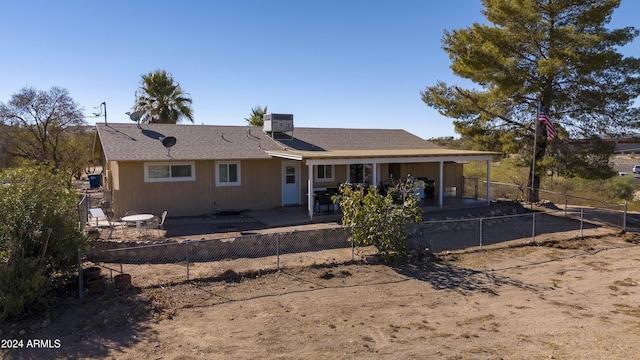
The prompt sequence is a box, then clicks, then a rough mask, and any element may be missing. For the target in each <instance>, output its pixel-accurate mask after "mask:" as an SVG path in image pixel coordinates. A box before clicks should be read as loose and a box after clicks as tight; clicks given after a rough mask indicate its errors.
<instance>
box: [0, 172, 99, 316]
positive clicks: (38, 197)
mask: <svg viewBox="0 0 640 360" xmlns="http://www.w3.org/2000/svg"><path fill="white" fill-rule="evenodd" d="M76 203H77V196H76V192H75V191H74V189H73V188H72V187H71V185H70V184H69V181H68V179H67V178H66V177H65V176H64V175H62V174H59V175H56V174H52V173H51V171H50V170H49V169H48V168H44V167H29V168H26V167H25V168H17V169H8V170H5V171H3V172H0V214H2V216H1V217H0V321H2V320H3V319H6V318H17V317H20V316H23V315H26V314H28V313H30V312H31V311H32V310H33V309H38V308H41V307H42V306H45V305H47V304H48V303H49V302H50V301H51V300H52V296H50V294H49V293H50V291H51V290H52V289H53V286H52V285H53V280H54V279H56V278H58V277H60V276H64V275H69V274H72V273H73V271H74V270H75V269H76V266H75V265H76V264H77V251H78V249H79V248H84V247H85V246H86V243H87V242H86V236H85V235H84V234H83V233H82V231H81V230H80V229H79V226H78V214H77V211H76Z"/></svg>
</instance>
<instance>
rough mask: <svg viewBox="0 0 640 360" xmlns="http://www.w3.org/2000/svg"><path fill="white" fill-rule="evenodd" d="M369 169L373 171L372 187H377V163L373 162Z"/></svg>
mask: <svg viewBox="0 0 640 360" xmlns="http://www.w3.org/2000/svg"><path fill="white" fill-rule="evenodd" d="M371 168H372V170H373V180H372V182H373V184H371V185H373V186H375V187H378V163H377V162H375V161H374V162H373V164H372V165H371Z"/></svg>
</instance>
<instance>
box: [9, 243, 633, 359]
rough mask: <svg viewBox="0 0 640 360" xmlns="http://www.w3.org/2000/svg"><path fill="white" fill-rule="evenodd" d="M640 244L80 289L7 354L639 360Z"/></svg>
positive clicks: (466, 254) (24, 328)
mask: <svg viewBox="0 0 640 360" xmlns="http://www.w3.org/2000/svg"><path fill="white" fill-rule="evenodd" d="M639 245H640V235H638V234H635V233H628V234H617V235H602V236H594V237H588V238H582V239H566V240H550V241H546V242H537V243H529V244H524V243H519V244H518V245H517V246H516V245H515V244H512V245H511V246H510V245H508V244H500V246H495V247H486V248H483V249H482V250H477V249H474V250H466V251H456V252H446V253H441V254H436V255H437V256H435V257H431V256H426V257H425V258H424V259H414V261H412V262H411V264H409V265H404V266H400V267H392V266H386V265H382V264H378V263H376V262H375V261H371V258H370V257H367V258H366V259H367V260H368V261H356V262H355V263H350V264H335V265H332V266H324V267H319V266H311V267H305V268H299V269H289V270H286V271H281V272H273V273H267V274H255V273H252V274H251V276H248V277H241V276H239V274H237V273H234V272H229V273H227V274H226V276H225V277H224V278H223V279H222V280H219V281H207V282H195V283H190V284H186V283H182V284H177V285H173V286H166V287H157V288H145V289H140V288H131V289H128V290H125V291H115V290H114V289H107V291H106V292H105V293H104V294H102V295H90V296H88V297H87V298H85V299H84V300H83V301H79V300H77V299H76V298H75V296H74V295H75V288H73V289H72V288H70V289H69V294H68V296H66V297H62V299H61V301H60V302H59V304H58V305H57V306H56V307H54V308H52V309H50V310H49V311H47V312H46V313H45V314H40V315H37V316H34V317H32V318H30V319H26V320H22V321H18V322H9V323H4V324H1V325H0V339H1V340H2V344H1V345H3V346H4V347H5V348H4V349H0V357H2V358H3V359H32V358H33V359H61V358H65V359H98V358H100V359H184V360H186V359H263V358H270V359H638V356H639V355H638V354H640V342H638V339H639V338H640V291H639V290H640V288H639V287H638V283H639V282H640V246H639ZM13 339H16V341H12V340H13ZM19 340H22V343H20V342H19ZM7 346H12V347H19V348H18V349H12V350H9V349H6V347H7Z"/></svg>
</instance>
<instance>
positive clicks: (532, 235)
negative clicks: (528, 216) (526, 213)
mask: <svg viewBox="0 0 640 360" xmlns="http://www.w3.org/2000/svg"><path fill="white" fill-rule="evenodd" d="M532 219H533V220H532V221H531V224H532V226H531V228H532V229H531V241H536V213H533V217H532Z"/></svg>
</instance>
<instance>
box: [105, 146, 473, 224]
mask: <svg viewBox="0 0 640 360" xmlns="http://www.w3.org/2000/svg"><path fill="white" fill-rule="evenodd" d="M283 161H288V160H281V159H275V158H274V159H264V160H242V161H241V186H216V181H215V164H216V162H215V161H213V160H200V161H195V162H194V163H195V178H196V179H195V181H173V182H145V181H144V164H145V162H142V161H126V162H115V161H111V162H109V164H108V166H107V171H106V173H105V174H106V175H107V178H108V179H106V181H105V183H106V184H108V185H107V187H108V189H109V190H112V192H113V198H112V199H113V202H112V207H113V209H114V212H115V215H116V216H117V217H120V216H123V215H124V214H125V213H126V212H127V211H136V212H138V213H153V214H156V215H158V214H161V213H162V212H163V211H165V210H167V211H168V213H169V216H199V215H205V214H212V213H216V212H220V211H241V210H249V209H269V208H274V207H278V206H281V205H282V177H283V175H282V163H283ZM299 165H300V167H299V169H300V178H299V179H300V194H299V199H300V204H301V205H306V203H307V184H308V182H307V180H308V171H309V170H308V167H307V166H306V165H305V164H304V163H303V162H300V163H299ZM348 168H349V166H348V165H336V166H334V172H335V174H334V180H333V181H328V182H320V181H316V180H315V179H314V184H313V186H314V187H315V188H318V187H338V186H339V185H340V184H341V183H343V182H345V181H346V179H347V173H348ZM401 172H402V173H403V174H406V175H408V174H410V175H411V176H414V177H426V178H428V179H433V180H435V181H436V189H437V188H438V184H437V182H438V181H439V175H438V172H439V164H438V163H406V164H401ZM406 175H405V176H406ZM388 178H389V165H388V164H379V179H378V180H379V182H380V183H382V182H383V181H385V180H388ZM463 185H464V179H463V177H462V164H456V163H445V164H444V178H443V189H447V188H449V189H454V190H455V195H456V196H461V192H462V189H463ZM448 195H453V194H448Z"/></svg>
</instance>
